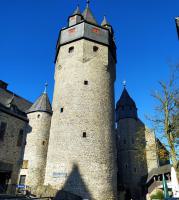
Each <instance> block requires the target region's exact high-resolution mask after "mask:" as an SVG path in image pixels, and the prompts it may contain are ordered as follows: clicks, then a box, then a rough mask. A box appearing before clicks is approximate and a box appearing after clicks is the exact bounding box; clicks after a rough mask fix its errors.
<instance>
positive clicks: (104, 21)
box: [101, 16, 110, 26]
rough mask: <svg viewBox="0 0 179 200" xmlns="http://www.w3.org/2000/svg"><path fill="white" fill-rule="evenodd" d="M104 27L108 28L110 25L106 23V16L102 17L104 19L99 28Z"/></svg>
mask: <svg viewBox="0 0 179 200" xmlns="http://www.w3.org/2000/svg"><path fill="white" fill-rule="evenodd" d="M105 25H109V26H110V24H109V23H108V21H107V19H106V16H104V19H103V21H102V23H101V26H105Z"/></svg>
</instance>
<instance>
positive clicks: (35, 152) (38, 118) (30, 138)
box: [20, 89, 52, 188]
mask: <svg viewBox="0 0 179 200" xmlns="http://www.w3.org/2000/svg"><path fill="white" fill-rule="evenodd" d="M27 116H28V119H29V128H28V133H27V140H26V147H25V152H24V161H23V165H22V169H21V172H20V175H21V176H26V180H25V184H26V185H28V186H30V187H31V188H33V187H36V186H37V185H42V184H43V181H44V173H45V165H46V157H47V148H48V140H49V131H50V124H51V116H52V109H51V104H50V101H49V98H48V95H47V92H46V89H45V91H44V92H43V93H42V94H41V95H40V97H39V98H38V99H37V100H36V101H35V103H34V104H33V105H32V106H31V108H30V109H29V110H27Z"/></svg>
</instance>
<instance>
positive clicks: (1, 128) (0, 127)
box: [0, 122, 7, 141]
mask: <svg viewBox="0 0 179 200" xmlns="http://www.w3.org/2000/svg"><path fill="white" fill-rule="evenodd" d="M6 128H7V123H5V122H1V123H0V140H1V141H3V140H4V135H5V133H6Z"/></svg>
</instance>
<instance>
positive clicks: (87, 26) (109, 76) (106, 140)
mask: <svg viewBox="0 0 179 200" xmlns="http://www.w3.org/2000/svg"><path fill="white" fill-rule="evenodd" d="M55 62H56V63H55V88H54V96H53V105H52V108H53V116H52V123H51V130H50V139H49V147H48V154H47V166H46V177H45V184H46V185H48V184H50V185H52V187H54V188H57V189H59V190H60V189H63V190H65V191H68V192H70V193H73V194H76V195H79V196H81V197H82V198H83V199H97V200H109V199H116V145H115V133H114V128H115V120H114V108H115V105H114V82H115V67H116V47H115V44H114V40H113V29H112V27H111V26H110V25H109V23H107V20H106V18H104V20H103V22H102V24H101V25H98V24H97V22H96V20H95V18H94V16H93V15H92V12H91V10H90V8H89V3H88V4H87V6H86V9H85V10H84V12H83V13H82V14H81V12H80V10H79V8H77V9H76V10H75V12H74V13H73V15H72V16H70V17H69V23H68V27H66V28H63V29H62V30H61V31H60V36H59V39H58V42H57V54H56V60H55Z"/></svg>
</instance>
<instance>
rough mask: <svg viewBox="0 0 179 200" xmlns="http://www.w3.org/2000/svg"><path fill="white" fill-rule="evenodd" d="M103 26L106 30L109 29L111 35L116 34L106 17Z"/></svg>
mask: <svg viewBox="0 0 179 200" xmlns="http://www.w3.org/2000/svg"><path fill="white" fill-rule="evenodd" d="M101 26H102V27H104V28H107V29H109V31H110V32H111V34H112V35H113V34H114V31H113V28H112V26H111V25H110V24H109V23H108V21H107V19H106V16H104V19H103V21H102V23H101Z"/></svg>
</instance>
